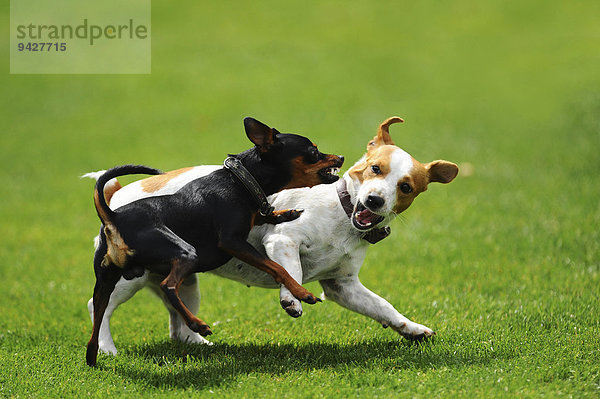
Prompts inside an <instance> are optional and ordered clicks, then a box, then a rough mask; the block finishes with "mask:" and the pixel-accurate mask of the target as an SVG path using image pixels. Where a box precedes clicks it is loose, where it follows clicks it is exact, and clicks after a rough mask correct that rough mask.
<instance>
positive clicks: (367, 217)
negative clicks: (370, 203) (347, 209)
mask: <svg viewBox="0 0 600 399" xmlns="http://www.w3.org/2000/svg"><path fill="white" fill-rule="evenodd" d="M355 217H356V221H357V222H358V223H360V224H362V225H363V226H366V225H369V224H371V223H373V221H374V220H375V219H376V218H377V215H376V214H374V213H373V212H371V211H370V210H368V209H363V210H362V211H360V212H358V213H357V214H356V216H355Z"/></svg>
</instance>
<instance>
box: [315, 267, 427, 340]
mask: <svg viewBox="0 0 600 399" xmlns="http://www.w3.org/2000/svg"><path fill="white" fill-rule="evenodd" d="M319 282H320V283H321V286H322V287H323V290H324V291H325V296H326V297H327V299H330V300H332V301H334V302H336V303H337V304H338V305H341V306H343V307H345V308H346V309H350V310H353V311H355V312H357V313H360V314H363V315H365V316H368V317H370V318H372V319H375V320H377V321H378V322H379V323H381V325H382V326H383V327H384V328H385V327H391V328H392V330H394V331H396V332H397V333H399V334H400V335H402V336H403V337H404V338H407V339H409V340H413V341H421V340H426V339H429V338H431V337H432V336H434V335H435V332H434V331H433V330H431V329H430V328H428V327H426V326H424V325H421V324H418V323H415V322H414V321H411V320H409V319H408V318H406V317H405V316H403V315H402V314H400V312H398V311H397V310H396V309H395V308H394V307H393V306H392V305H391V304H390V303H389V302H388V301H386V300H385V299H383V298H381V297H380V296H379V295H377V294H375V293H374V292H372V291H370V290H369V289H367V288H366V287H365V286H364V285H362V283H361V282H360V280H359V279H358V276H350V277H344V278H336V279H327V280H320V281H319Z"/></svg>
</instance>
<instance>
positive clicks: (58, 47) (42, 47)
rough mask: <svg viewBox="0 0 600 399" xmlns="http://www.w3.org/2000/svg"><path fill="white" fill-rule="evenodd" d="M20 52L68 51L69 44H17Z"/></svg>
mask: <svg viewBox="0 0 600 399" xmlns="http://www.w3.org/2000/svg"><path fill="white" fill-rule="evenodd" d="M17 49H18V50H19V51H38V52H39V51H67V43H58V42H57V43H51V42H46V43H44V42H42V43H37V42H33V43H32V42H27V43H17Z"/></svg>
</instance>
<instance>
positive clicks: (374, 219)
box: [352, 201, 385, 230]
mask: <svg viewBox="0 0 600 399" xmlns="http://www.w3.org/2000/svg"><path fill="white" fill-rule="evenodd" d="M383 219H385V217H383V216H381V215H378V214H376V213H373V212H371V211H370V210H369V209H367V207H366V206H364V205H363V204H362V202H360V201H358V202H357V203H356V207H355V208H354V212H353V213H352V224H353V225H354V227H356V228H357V229H359V230H369V229H371V228H373V227H375V226H376V225H378V224H379V223H381V222H382V221H383Z"/></svg>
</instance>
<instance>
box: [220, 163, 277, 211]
mask: <svg viewBox="0 0 600 399" xmlns="http://www.w3.org/2000/svg"><path fill="white" fill-rule="evenodd" d="M223 166H224V167H225V169H228V170H229V171H231V173H233V174H234V175H235V177H237V178H238V179H239V180H240V181H241V182H242V183H243V184H244V186H245V187H246V189H247V190H248V191H250V194H252V196H253V197H254V199H255V200H256V202H257V203H258V210H259V212H260V214H261V215H262V216H268V215H270V214H271V213H273V207H272V206H271V204H269V201H268V200H267V195H266V194H265V192H264V191H263V189H262V188H261V187H260V185H259V184H258V182H257V181H256V179H255V178H254V176H252V174H250V172H248V169H246V168H245V167H244V165H242V163H241V162H240V160H239V159H237V158H234V157H227V158H225V161H224V162H223Z"/></svg>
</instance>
